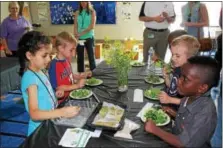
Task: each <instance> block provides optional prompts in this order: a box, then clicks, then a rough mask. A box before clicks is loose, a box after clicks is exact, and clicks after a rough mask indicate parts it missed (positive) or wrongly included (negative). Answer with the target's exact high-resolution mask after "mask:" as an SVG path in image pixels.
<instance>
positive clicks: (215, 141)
mask: <svg viewBox="0 0 223 148" xmlns="http://www.w3.org/2000/svg"><path fill="white" fill-rule="evenodd" d="M221 85H222V84H221V81H220V82H219V86H218V87H215V88H212V90H211V96H212V99H213V100H214V101H216V102H217V117H218V119H217V127H216V129H215V132H214V134H213V136H212V139H211V146H212V147H214V148H216V147H222V94H221V93H222V92H221V89H222V88H221ZM216 99H217V100H216Z"/></svg>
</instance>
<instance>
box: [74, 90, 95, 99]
mask: <svg viewBox="0 0 223 148" xmlns="http://www.w3.org/2000/svg"><path fill="white" fill-rule="evenodd" d="M91 94H92V92H91V91H90V90H88V89H78V90H73V91H72V92H71V93H70V97H72V98H74V99H85V98H88V97H89V96H90V95H91Z"/></svg>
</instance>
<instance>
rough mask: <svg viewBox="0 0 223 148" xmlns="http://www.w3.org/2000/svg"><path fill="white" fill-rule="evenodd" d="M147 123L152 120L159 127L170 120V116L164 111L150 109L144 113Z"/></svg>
mask: <svg viewBox="0 0 223 148" xmlns="http://www.w3.org/2000/svg"><path fill="white" fill-rule="evenodd" d="M144 118H145V121H147V120H148V119H151V120H153V121H154V122H155V124H157V125H162V124H164V123H165V122H167V120H168V115H167V114H166V113H165V112H164V111H163V110H162V109H156V108H150V109H148V110H147V111H146V112H145V113H144Z"/></svg>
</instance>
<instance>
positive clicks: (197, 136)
mask: <svg viewBox="0 0 223 148" xmlns="http://www.w3.org/2000/svg"><path fill="white" fill-rule="evenodd" d="M181 72H182V73H181V77H180V78H179V79H178V92H179V93H180V94H181V95H183V96H185V97H184V98H183V99H182V100H181V102H180V107H179V110H178V112H177V116H176V118H175V124H174V125H173V134H172V133H169V132H166V131H164V130H163V129H161V128H159V127H157V126H156V125H155V124H154V122H153V121H152V120H148V121H147V122H146V123H145V130H146V131H147V132H149V133H152V134H154V135H156V136H158V137H159V138H161V139H162V140H164V141H166V142H167V143H169V144H170V145H173V146H175V147H202V148H204V147H210V139H211V137H212V135H213V133H214V130H215V127H216V124H217V114H216V108H215V105H214V102H213V100H212V99H211V98H210V95H209V90H210V89H211V88H212V87H213V86H215V85H216V84H217V83H218V78H219V68H218V66H217V62H216V61H215V60H214V59H212V58H210V57H192V58H190V59H188V62H187V63H186V64H184V65H183V66H182V70H181Z"/></svg>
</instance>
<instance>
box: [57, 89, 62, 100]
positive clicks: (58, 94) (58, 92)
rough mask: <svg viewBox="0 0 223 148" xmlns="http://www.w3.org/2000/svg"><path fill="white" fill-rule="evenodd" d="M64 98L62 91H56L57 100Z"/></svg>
mask: <svg viewBox="0 0 223 148" xmlns="http://www.w3.org/2000/svg"><path fill="white" fill-rule="evenodd" d="M63 96H64V91H63V90H57V91H56V97H57V98H62V97H63Z"/></svg>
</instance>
